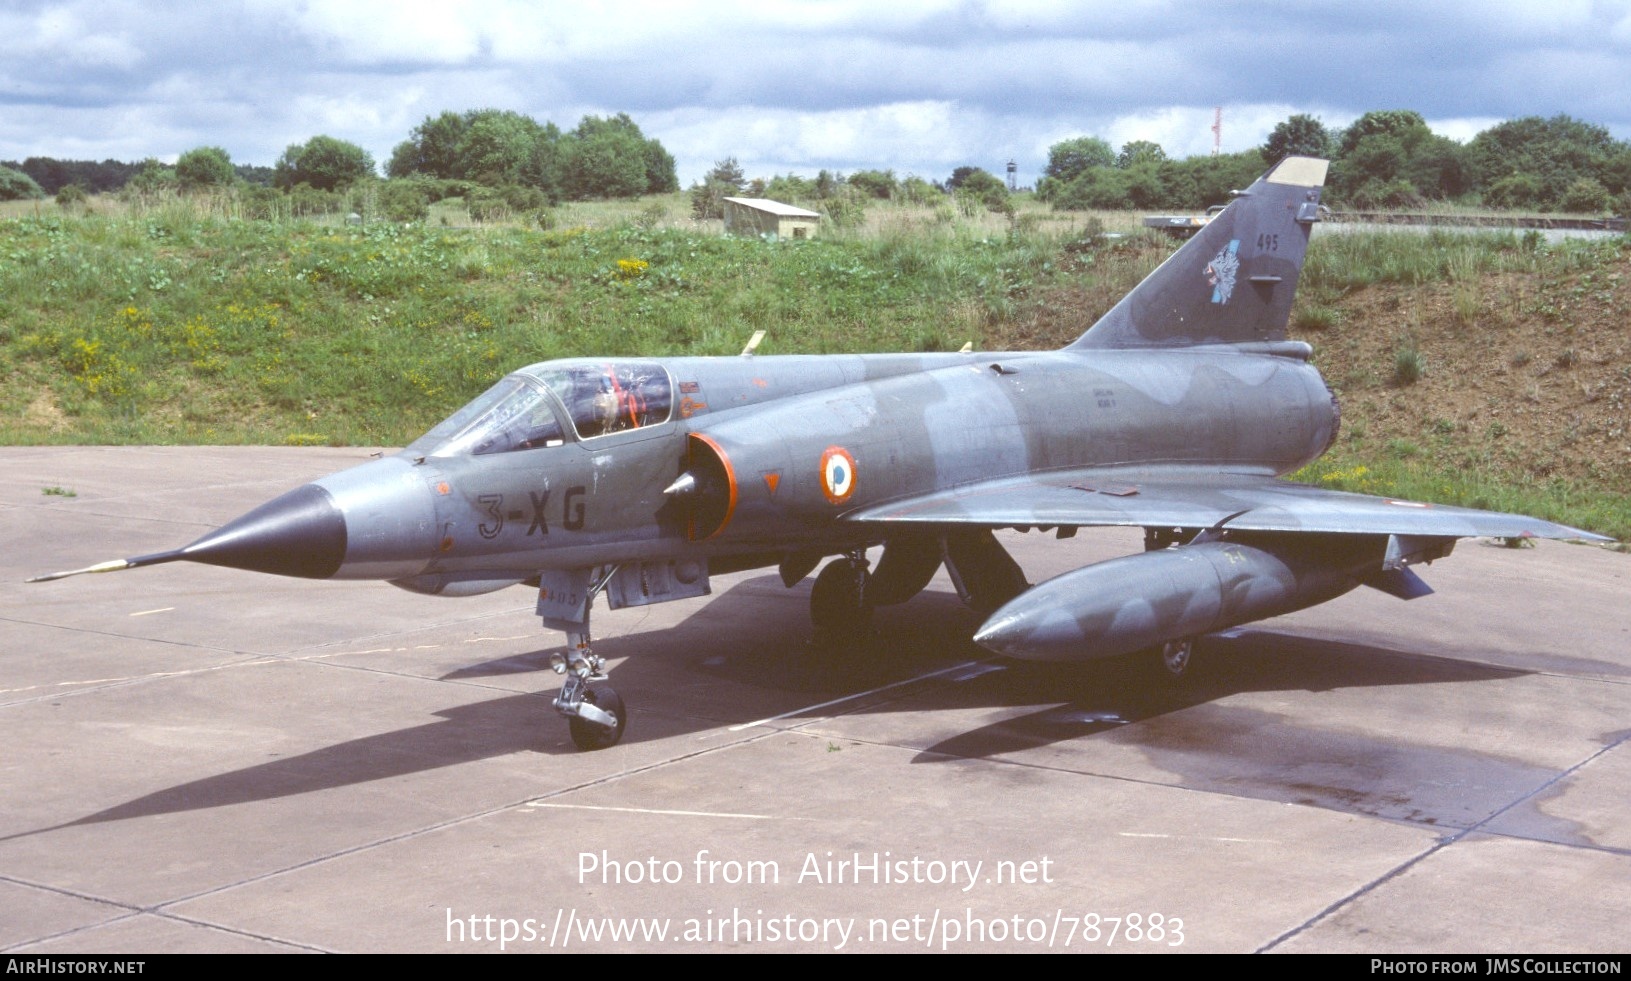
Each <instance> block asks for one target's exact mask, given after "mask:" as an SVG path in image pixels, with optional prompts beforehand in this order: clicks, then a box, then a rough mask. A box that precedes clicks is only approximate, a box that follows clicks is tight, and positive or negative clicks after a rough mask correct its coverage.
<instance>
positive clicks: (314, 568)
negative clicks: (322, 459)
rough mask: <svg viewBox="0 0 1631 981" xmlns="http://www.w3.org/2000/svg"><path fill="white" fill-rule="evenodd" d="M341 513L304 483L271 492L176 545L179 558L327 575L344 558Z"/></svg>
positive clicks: (281, 573) (307, 575)
mask: <svg viewBox="0 0 1631 981" xmlns="http://www.w3.org/2000/svg"><path fill="white" fill-rule="evenodd" d="M345 545H346V534H345V515H343V514H341V513H340V509H339V508H337V507H335V506H334V499H333V498H332V497H330V496H329V492H328V491H326V490H324V489H323V488H321V487H319V486H317V485H316V484H307V485H305V486H304V487H300V488H297V489H295V490H292V491H290V492H289V493H287V494H284V495H283V496H282V497H278V498H273V499H272V500H270V501H267V502H266V503H265V504H262V505H261V506H260V507H258V508H256V509H255V510H253V511H251V512H249V513H248V514H246V515H244V516H243V517H241V518H237V519H236V520H233V521H230V522H228V523H226V524H225V525H222V526H221V527H220V528H217V529H216V530H214V531H212V532H210V533H209V534H208V535H205V536H204V537H203V538H200V539H199V540H198V541H196V542H193V543H192V544H191V545H188V546H187V547H186V548H184V549H182V550H181V554H180V555H179V556H178V558H183V559H187V560H188V561H191V562H204V563H207V564H209V565H224V566H229V567H231V568H234V569H248V570H250V571H251V572H270V573H273V574H274V575H279V576H300V577H301V578H304V579H327V578H329V577H330V576H332V575H334V573H335V572H336V571H338V570H339V568H340V563H341V562H343V561H345Z"/></svg>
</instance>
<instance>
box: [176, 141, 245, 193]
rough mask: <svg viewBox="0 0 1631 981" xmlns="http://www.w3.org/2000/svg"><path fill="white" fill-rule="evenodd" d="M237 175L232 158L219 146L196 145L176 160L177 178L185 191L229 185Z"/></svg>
mask: <svg viewBox="0 0 1631 981" xmlns="http://www.w3.org/2000/svg"><path fill="white" fill-rule="evenodd" d="M236 176H237V174H236V173H235V172H234V171H233V169H232V158H231V157H229V156H228V155H227V152H226V151H225V150H223V149H221V148H220V147H218V146H201V147H195V148H193V149H191V150H188V151H187V152H186V153H183V154H182V155H181V156H180V158H178V159H177V160H176V180H177V182H179V183H180V184H181V189H182V190H184V191H196V190H200V189H202V188H206V187H228V186H230V185H231V184H232V181H233V178H234V177H236Z"/></svg>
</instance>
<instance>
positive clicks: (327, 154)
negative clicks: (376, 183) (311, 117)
mask: <svg viewBox="0 0 1631 981" xmlns="http://www.w3.org/2000/svg"><path fill="white" fill-rule="evenodd" d="M372 176H374V158H373V157H372V156H370V155H369V153H368V151H367V150H364V149H363V148H362V147H360V146H358V145H356V144H355V143H347V142H346V141H345V140H338V139H335V138H334V137H332V136H314V137H312V138H311V139H309V140H307V141H306V142H305V143H295V144H292V145H290V147H289V148H288V149H287V150H284V151H283V156H281V157H279V158H278V162H277V165H276V167H274V168H273V176H272V183H273V185H274V186H276V187H281V188H285V189H287V188H292V187H294V186H295V185H297V184H309V185H311V186H312V187H314V188H316V189H317V190H320V191H334V190H338V189H340V188H342V187H350V186H351V185H352V184H355V183H356V182H357V181H360V180H362V179H363V178H365V177H372Z"/></svg>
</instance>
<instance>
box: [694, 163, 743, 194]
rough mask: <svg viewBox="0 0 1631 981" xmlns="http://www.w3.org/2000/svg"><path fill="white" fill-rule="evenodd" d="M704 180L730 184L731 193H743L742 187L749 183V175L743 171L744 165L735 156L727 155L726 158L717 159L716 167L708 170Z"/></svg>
mask: <svg viewBox="0 0 1631 981" xmlns="http://www.w3.org/2000/svg"><path fill="white" fill-rule="evenodd" d="M703 180H704V181H708V182H717V183H720V184H728V185H730V188H731V193H732V194H733V195H734V194H740V193H742V187H743V186H744V185H745V184H746V183H747V175H746V174H744V173H743V172H742V165H741V164H739V163H737V162H736V158H735V157H726V158H725V159H724V160H715V161H714V168H713V169H712V170H710V171H708V176H706V177H704V178H703Z"/></svg>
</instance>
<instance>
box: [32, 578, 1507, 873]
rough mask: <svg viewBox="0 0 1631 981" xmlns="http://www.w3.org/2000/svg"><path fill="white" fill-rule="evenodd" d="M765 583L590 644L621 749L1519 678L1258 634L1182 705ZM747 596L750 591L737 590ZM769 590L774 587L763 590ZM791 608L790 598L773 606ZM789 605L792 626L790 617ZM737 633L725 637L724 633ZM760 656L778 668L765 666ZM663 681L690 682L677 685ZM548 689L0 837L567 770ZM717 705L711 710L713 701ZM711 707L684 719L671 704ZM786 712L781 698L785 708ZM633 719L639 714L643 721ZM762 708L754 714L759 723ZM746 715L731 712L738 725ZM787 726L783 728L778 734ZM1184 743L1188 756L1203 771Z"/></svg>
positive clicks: (1215, 648)
mask: <svg viewBox="0 0 1631 981" xmlns="http://www.w3.org/2000/svg"><path fill="white" fill-rule="evenodd" d="M762 586H763V581H762V580H750V581H748V582H746V583H742V584H739V585H738V586H736V587H734V588H733V589H731V590H729V591H727V592H725V593H723V594H720V595H718V596H715V597H714V598H713V600H712V601H711V602H710V603H709V604H708V605H707V606H706V607H703V608H702V610H701V611H699V613H698V614H697V615H694V616H692V617H690V618H688V619H687V620H685V621H683V622H681V623H680V624H678V625H676V626H674V627H670V628H667V629H664V630H659V631H652V632H649V633H643V634H626V635H623V636H621V637H618V638H616V639H614V640H613V641H610V642H607V643H606V644H604V645H598V646H599V647H600V649H602V650H603V652H604V653H606V654H607V655H608V656H611V657H621V656H623V655H625V654H637V653H638V654H640V655H641V656H631V657H629V658H628V659H627V660H626V661H624V662H623V663H622V664H620V665H619V666H618V667H617V668H616V669H615V670H614V672H613V674H614V677H613V678H612V679H611V681H612V682H613V683H615V684H616V686H617V687H618V689H619V690H620V691H621V692H623V694H624V697H625V700H626V701H628V702H629V703H630V704H631V705H632V706H633V711H634V713H635V714H634V716H633V719H632V721H631V725H630V729H629V734H628V736H627V737H626V739H625V743H626V744H635V743H639V742H641V741H647V740H657V739H664V738H670V737H673V736H676V735H684V734H687V733H692V732H698V731H704V730H708V729H712V728H716V727H717V726H719V725H721V724H731V723H735V722H741V721H747V720H749V719H751V718H757V717H763V716H766V715H772V714H778V713H777V712H776V711H775V710H774V709H775V705H776V704H779V703H787V702H791V703H792V704H791V705H790V707H789V709H785V710H784V711H786V710H794V711H796V709H797V708H798V707H800V706H803V705H808V704H811V703H813V702H820V701H823V700H826V699H829V698H834V697H842V696H844V695H848V694H851V693H854V692H860V691H866V690H868V689H869V688H874V687H877V686H879V685H883V684H889V683H891V682H895V681H902V680H908V679H911V678H915V677H918V676H920V675H922V674H924V673H926V672H928V671H933V670H936V669H938V668H944V667H948V666H955V665H957V664H959V663H962V662H965V661H968V660H974V659H979V660H981V661H982V662H983V663H984V664H985V665H987V666H990V667H993V668H996V669H995V670H987V671H985V672H984V673H982V674H979V675H978V676H977V677H974V678H972V679H970V680H967V681H961V682H957V683H945V684H937V683H934V682H926V683H925V684H922V685H915V686H909V687H907V688H903V689H901V691H902V692H903V693H904V694H903V695H902V696H901V697H895V698H885V699H880V700H873V701H867V700H864V699H863V700H859V701H858V702H857V703H856V705H857V707H856V708H854V709H853V710H850V709H847V708H846V707H844V706H839V707H834V708H828V709H816V710H813V711H812V712H811V717H818V716H827V715H833V714H849V713H850V712H853V713H854V714H870V713H902V712H908V713H920V712H933V711H936V710H940V709H953V708H967V707H969V706H970V704H974V705H979V706H989V707H1015V706H1028V705H1035V706H1037V710H1036V711H1034V712H1031V713H1027V714H1025V715H1020V716H1017V717H1014V718H1010V719H1006V720H1004V721H1001V722H998V723H994V724H992V725H988V726H983V727H981V728H978V729H974V730H971V731H969V732H965V733H960V734H958V735H955V736H952V737H950V738H948V739H944V740H941V741H940V742H938V743H936V744H934V745H932V746H930V747H927V748H925V749H924V750H922V751H921V752H920V753H919V754H918V756H917V757H916V758H915V759H914V762H921V763H927V762H941V761H945V760H951V759H972V758H986V757H992V756H997V755H1002V754H1009V753H1015V752H1021V751H1025V750H1031V749H1036V748H1038V747H1042V746H1046V745H1049V744H1055V743H1064V742H1069V741H1073V740H1081V739H1084V738H1093V737H1100V736H1112V737H1116V738H1123V737H1125V735H1126V733H1127V732H1128V731H1129V730H1130V729H1132V728H1136V726H1135V724H1137V723H1148V722H1150V721H1151V720H1155V719H1159V718H1161V717H1164V716H1172V715H1174V714H1181V713H1183V712H1184V711H1185V710H1192V709H1195V708H1197V707H1201V706H1205V705H1207V704H1208V703H1212V702H1216V701H1218V700H1221V699H1223V698H1226V697H1227V696H1229V695H1232V694H1237V693H1241V692H1261V691H1292V690H1300V691H1329V690H1334V689H1337V688H1346V687H1355V686H1359V687H1375V686H1384V685H1415V684H1443V683H1445V682H1476V681H1487V680H1492V679H1498V678H1509V677H1513V676H1516V675H1521V674H1526V673H1528V672H1522V671H1515V670H1510V669H1501V668H1492V667H1488V666H1485V665H1480V664H1474V663H1469V662H1463V661H1456V660H1449V659H1443V658H1437V657H1427V656H1422V655H1416V654H1410V653H1406V652H1398V651H1390V650H1384V649H1380V648H1375V647H1369V646H1363V645H1357V644H1347V643H1342V642H1335V641H1325V640H1318V639H1311V638H1304V637H1298V636H1293V635H1289V634H1276V633H1273V632H1271V631H1262V630H1256V631H1251V632H1246V633H1241V634H1239V635H1236V636H1232V637H1217V638H1210V639H1208V640H1206V641H1203V643H1202V644H1201V645H1200V646H1199V651H1198V658H1199V660H1200V663H1199V665H1198V666H1197V672H1198V676H1197V677H1196V678H1195V679H1194V680H1193V682H1192V683H1190V684H1187V685H1186V686H1184V687H1181V688H1163V687H1160V686H1156V685H1152V684H1150V683H1149V681H1148V680H1147V678H1146V677H1145V676H1144V675H1143V673H1142V671H1141V669H1139V668H1138V667H1136V666H1135V665H1133V664H1132V663H1130V662H1127V661H1124V660H1111V661H1100V662H1087V663H1084V664H1032V663H1024V662H1013V661H1001V660H998V659H993V658H991V657H990V656H989V654H986V653H985V652H983V651H982V650H981V649H980V648H977V647H975V646H974V645H973V644H972V643H971V642H969V641H968V640H966V639H964V638H966V637H967V636H968V635H969V633H970V632H971V631H972V629H973V626H974V624H975V623H976V622H977V621H978V617H977V616H976V615H975V614H973V613H970V612H969V611H967V610H964V609H963V608H962V607H961V605H960V604H959V603H958V602H957V600H956V598H955V597H953V596H950V595H948V594H943V593H927V594H925V595H923V596H920V597H919V598H917V599H915V600H913V601H912V602H911V603H908V604H905V605H903V606H900V607H891V608H887V609H883V610H880V611H878V622H877V625H876V631H875V636H874V638H873V641H872V642H871V643H870V644H868V645H866V648H865V649H864V650H860V651H852V652H833V651H828V650H819V649H815V648H813V647H812V646H811V645H809V644H807V643H803V642H802V635H804V634H807V631H808V627H807V625H806V624H805V623H804V621H802V620H800V621H799V622H798V626H797V628H796V630H797V631H799V633H794V629H795V628H791V627H789V626H788V625H787V624H786V623H784V622H781V621H778V620H776V619H774V618H770V619H767V618H764V617H762V616H761V617H758V618H757V619H755V618H754V617H753V616H751V615H750V614H751V613H752V612H753V610H754V609H756V608H759V607H762V606H763V596H762V595H759V593H760V592H761V589H760V587H762ZM744 587H747V588H744ZM775 588H776V589H778V590H780V588H781V587H780V586H779V584H778V585H777V586H776V587H775ZM787 594H788V595H789V596H790V597H792V598H793V599H794V600H796V601H797V604H798V608H799V609H802V603H803V600H804V597H805V595H806V590H805V589H797V590H790V591H787ZM793 608H794V606H793V604H789V610H791V609H793ZM733 623H735V624H742V625H744V626H743V629H742V630H741V631H740V632H738V633H735V634H733V633H732V632H731V631H730V629H729V627H730V625H731V624H733ZM554 649H555V648H554V647H553V646H552V647H546V648H543V649H541V650H540V651H538V652H535V653H530V654H526V655H522V656H519V657H513V656H512V657H509V658H505V659H503V660H499V661H490V662H483V663H478V664H474V665H470V666H468V667H466V668H462V669H459V670H457V671H455V672H452V673H450V674H449V675H447V677H450V678H452V677H480V676H490V675H494V674H513V673H516V672H520V671H527V670H536V671H540V673H544V672H545V667H546V666H547V663H548V656H549V654H550V652H551V651H553V650H554ZM772 651H791V653H789V654H786V655H785V656H781V657H777V656H774V655H773V654H771V653H770V652H772ZM676 674H679V675H681V676H682V677H684V678H688V679H689V680H688V682H687V683H685V684H680V685H677V684H676ZM553 679H554V676H553V675H552V674H550V675H547V679H546V680H544V681H543V682H542V683H541V684H540V686H539V687H540V689H541V691H540V693H525V694H514V695H506V696H503V697H499V698H494V699H489V700H486V701H480V702H471V703H467V704H463V705H458V706H456V707H453V708H450V709H446V710H444V711H440V712H437V713H436V715H437V717H438V720H437V721H434V722H427V723H425V724H423V725H417V726H411V727H408V728H405V729H398V730H394V731H392V732H387V733H378V734H374V735H370V736H364V737H362V738H359V739H352V740H347V741H345V742H340V743H336V744H334V745H332V746H326V747H323V748H320V749H315V750H312V751H310V752H307V753H302V754H299V755H296V756H290V757H286V758H280V759H275V760H270V761H267V762H264V763H257V764H255V765H254V766H249V767H245V768H242V769H239V770H233V771H231V772H227V773H221V774H218V775H215V776H210V777H205V778H203V779H200V780H194V781H189V782H187V783H184V784H179V785H176V786H174V787H170V788H166V789H163V790H158V791H155V792H153V793H150V794H146V795H144V796H141V797H138V798H135V799H133V800H130V801H127V802H125V803H123V804H119V805H116V806H114V807H111V808H107V809H105V810H102V811H98V812H96V813H94V814H90V815H86V816H85V817H82V818H79V819H77V820H73V821H70V822H66V823H63V824H58V825H54V826H51V827H46V828H40V829H36V830H33V831H26V832H19V833H16V834H12V835H9V836H6V837H4V838H0V841H5V840H10V839H11V838H20V837H27V836H30V835H35V834H41V833H45V832H49V831H53V830H58V829H61V828H68V827H75V826H79V825H92V824H99V823H104V822H111V821H124V820H129V819H132V818H141V817H151V816H155V815H163V814H174V813H180V812H189V811H198V810H207V809H211V808H217V807H228V806H232V805H237V804H246V803H253V802H257V801H267V800H275V799H278V798H283V797H290V796H295V795H299V794H306V793H312V792H316V791H322V790H332V789H335V788H339V787H345V786H352V785H357V784H363V783H367V782H370V781H375V780H382V779H388V778H392V777H402V776H408V775H412V774H416V773H423V772H428V771H431V770H435V769H439V768H443V767H449V766H458V765H461V764H468V763H473V762H478V761H481V760H485V759H491V758H496V757H500V756H505V755H508V754H513V753H516V752H519V751H535V752H545V753H550V754H559V755H575V753H576V750H575V749H573V748H572V746H571V744H570V742H569V741H568V740H567V738H566V732H565V726H564V724H561V721H560V720H559V719H557V718H556V717H555V716H554V713H553V712H552V711H551V710H550V707H549V704H548V701H547V696H548V695H549V694H550V692H552V690H553V688H554V680H553ZM722 684H723V685H727V686H729V687H730V688H731V689H732V690H731V692H729V693H727V695H725V696H721V695H720V694H719V689H720V687H721V685H722ZM687 691H690V692H705V693H710V695H709V700H708V701H707V702H706V703H703V704H695V705H686V704H679V705H673V704H670V705H665V704H664V703H663V699H664V697H665V695H667V696H669V697H671V698H674V699H678V700H679V701H681V702H684V700H685V699H686V698H687V697H688V696H687V694H686V692H687ZM793 696H796V698H794V697H793ZM642 706H645V707H646V709H645V710H644V711H642ZM767 706H768V707H769V709H770V710H769V711H766V709H767ZM744 707H746V709H747V710H746V711H743V709H744ZM790 718H791V719H793V720H796V719H797V718H798V716H797V715H793V716H791V717H790ZM1208 735H1210V736H1212V737H1213V739H1214V743H1215V742H1216V737H1217V733H1216V732H1212V733H1210V734H1208V733H1204V732H1203V733H1201V734H1200V735H1198V736H1197V739H1198V744H1197V751H1198V752H1202V753H1208V752H1209V753H1210V755H1212V756H1214V757H1216V756H1219V755H1226V752H1225V751H1220V750H1218V749H1216V748H1213V749H1211V750H1208V749H1207V748H1206V739H1207V736H1208Z"/></svg>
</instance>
